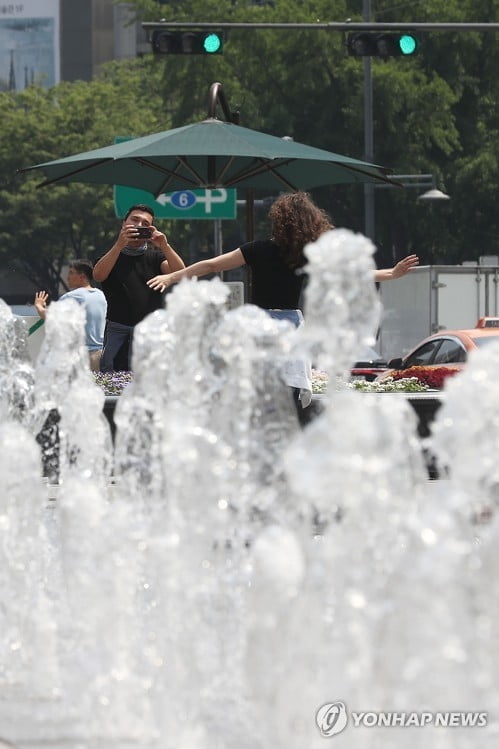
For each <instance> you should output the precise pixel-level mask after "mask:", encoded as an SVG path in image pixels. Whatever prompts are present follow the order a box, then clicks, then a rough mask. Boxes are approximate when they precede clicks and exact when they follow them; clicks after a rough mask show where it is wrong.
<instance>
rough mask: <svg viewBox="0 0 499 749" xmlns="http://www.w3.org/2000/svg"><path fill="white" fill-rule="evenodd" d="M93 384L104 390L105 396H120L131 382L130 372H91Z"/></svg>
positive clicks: (131, 374)
mask: <svg viewBox="0 0 499 749" xmlns="http://www.w3.org/2000/svg"><path fill="white" fill-rule="evenodd" d="M93 375H94V378H95V383H96V385H98V386H99V387H101V388H102V389H103V390H104V394H105V395H108V396H109V395H121V393H122V392H123V390H124V389H125V388H126V386H127V385H128V384H129V383H130V382H131V381H132V378H133V373H132V372H93Z"/></svg>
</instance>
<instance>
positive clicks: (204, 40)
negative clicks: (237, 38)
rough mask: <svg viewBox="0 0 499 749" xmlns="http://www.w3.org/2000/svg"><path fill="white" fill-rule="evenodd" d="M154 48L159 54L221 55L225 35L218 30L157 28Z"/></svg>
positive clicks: (153, 43) (153, 36)
mask: <svg viewBox="0 0 499 749" xmlns="http://www.w3.org/2000/svg"><path fill="white" fill-rule="evenodd" d="M151 43H152V49H153V52H154V53H155V54H159V55H221V54H223V35H222V33H221V32H218V31H216V32H215V31H209V32H207V31H177V30H170V29H155V30H154V31H153V33H152V38H151Z"/></svg>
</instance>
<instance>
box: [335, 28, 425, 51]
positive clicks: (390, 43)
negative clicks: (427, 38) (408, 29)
mask: <svg viewBox="0 0 499 749" xmlns="http://www.w3.org/2000/svg"><path fill="white" fill-rule="evenodd" d="M418 46H419V43H418V40H417V39H416V37H415V36H414V35H413V34H380V33H373V32H369V31H360V32H359V33H356V34H349V35H348V37H347V49H348V54H349V55H352V57H382V58H387V57H409V56H410V55H414V54H416V52H417V49H418Z"/></svg>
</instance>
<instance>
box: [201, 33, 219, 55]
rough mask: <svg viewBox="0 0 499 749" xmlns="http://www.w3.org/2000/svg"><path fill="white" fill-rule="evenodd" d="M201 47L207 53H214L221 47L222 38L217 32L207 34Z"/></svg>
mask: <svg viewBox="0 0 499 749" xmlns="http://www.w3.org/2000/svg"><path fill="white" fill-rule="evenodd" d="M203 47H204V50H205V52H206V53H207V54H208V55H215V54H216V53H217V52H219V51H220V49H221V47H222V38H221V37H220V35H219V34H213V33H212V34H208V35H207V36H206V37H205V38H204V40H203Z"/></svg>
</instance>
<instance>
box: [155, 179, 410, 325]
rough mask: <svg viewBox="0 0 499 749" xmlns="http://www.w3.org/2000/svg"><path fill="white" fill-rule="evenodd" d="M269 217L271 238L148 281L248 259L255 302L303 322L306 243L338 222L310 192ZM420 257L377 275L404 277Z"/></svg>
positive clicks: (160, 284) (282, 200) (159, 282)
mask: <svg viewBox="0 0 499 749" xmlns="http://www.w3.org/2000/svg"><path fill="white" fill-rule="evenodd" d="M269 218H270V219H271V221H272V236H271V238H270V239H257V240H254V241H252V242H246V243H245V244H243V245H241V247H239V248H238V249H237V250H233V251H232V252H227V253H224V254H223V255H218V256H217V257H214V258H210V259H209V260H201V261H200V262H198V263H194V264H193V265H189V266H187V268H184V269H183V270H178V271H175V272H174V273H168V274H166V275H160V276H154V278H151V280H150V281H148V282H147V285H148V286H150V287H151V288H152V289H155V290H156V291H164V290H165V289H166V288H168V287H169V286H171V285H172V284H174V283H178V281H181V280H182V279H183V278H192V277H193V276H205V275H207V274H209V273H222V272H223V271H228V270H233V269H234V268H240V267H241V266H243V265H248V266H249V268H250V269H251V299H250V302H251V303H252V304H256V305H257V306H258V307H262V308H263V309H265V310H268V311H269V312H270V314H272V316H273V317H286V318H287V319H289V320H291V322H293V323H294V324H295V325H298V324H299V323H300V322H301V313H299V308H300V297H301V294H302V290H303V286H304V283H305V280H306V277H307V276H306V273H305V272H304V271H303V267H304V265H305V264H306V262H307V259H306V257H305V255H304V253H303V248H304V247H305V245H306V244H308V243H309V242H314V241H315V240H316V239H318V238H319V237H320V235H321V234H323V233H324V232H326V231H329V230H330V229H334V226H333V224H332V223H331V221H330V219H329V216H328V215H327V213H326V212H325V211H323V210H322V209H321V208H319V207H318V206H316V205H315V203H314V202H313V201H312V199H311V198H310V195H308V193H306V192H295V193H286V194H285V195H281V196H280V197H278V198H277V199H276V200H275V201H274V203H273V204H272V206H271V208H270V211H269ZM417 262H418V259H417V257H416V256H415V255H409V257H407V258H404V260H401V261H400V262H399V263H397V265H396V266H395V267H394V268H387V269H384V270H377V271H375V277H374V280H375V281H388V280H390V279H392V278H400V276H403V275H405V273H407V272H408V271H409V270H410V269H411V268H412V267H413V266H414V265H417ZM289 311H292V313H290V312H289ZM283 313H284V314H283ZM298 313H299V314H298Z"/></svg>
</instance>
